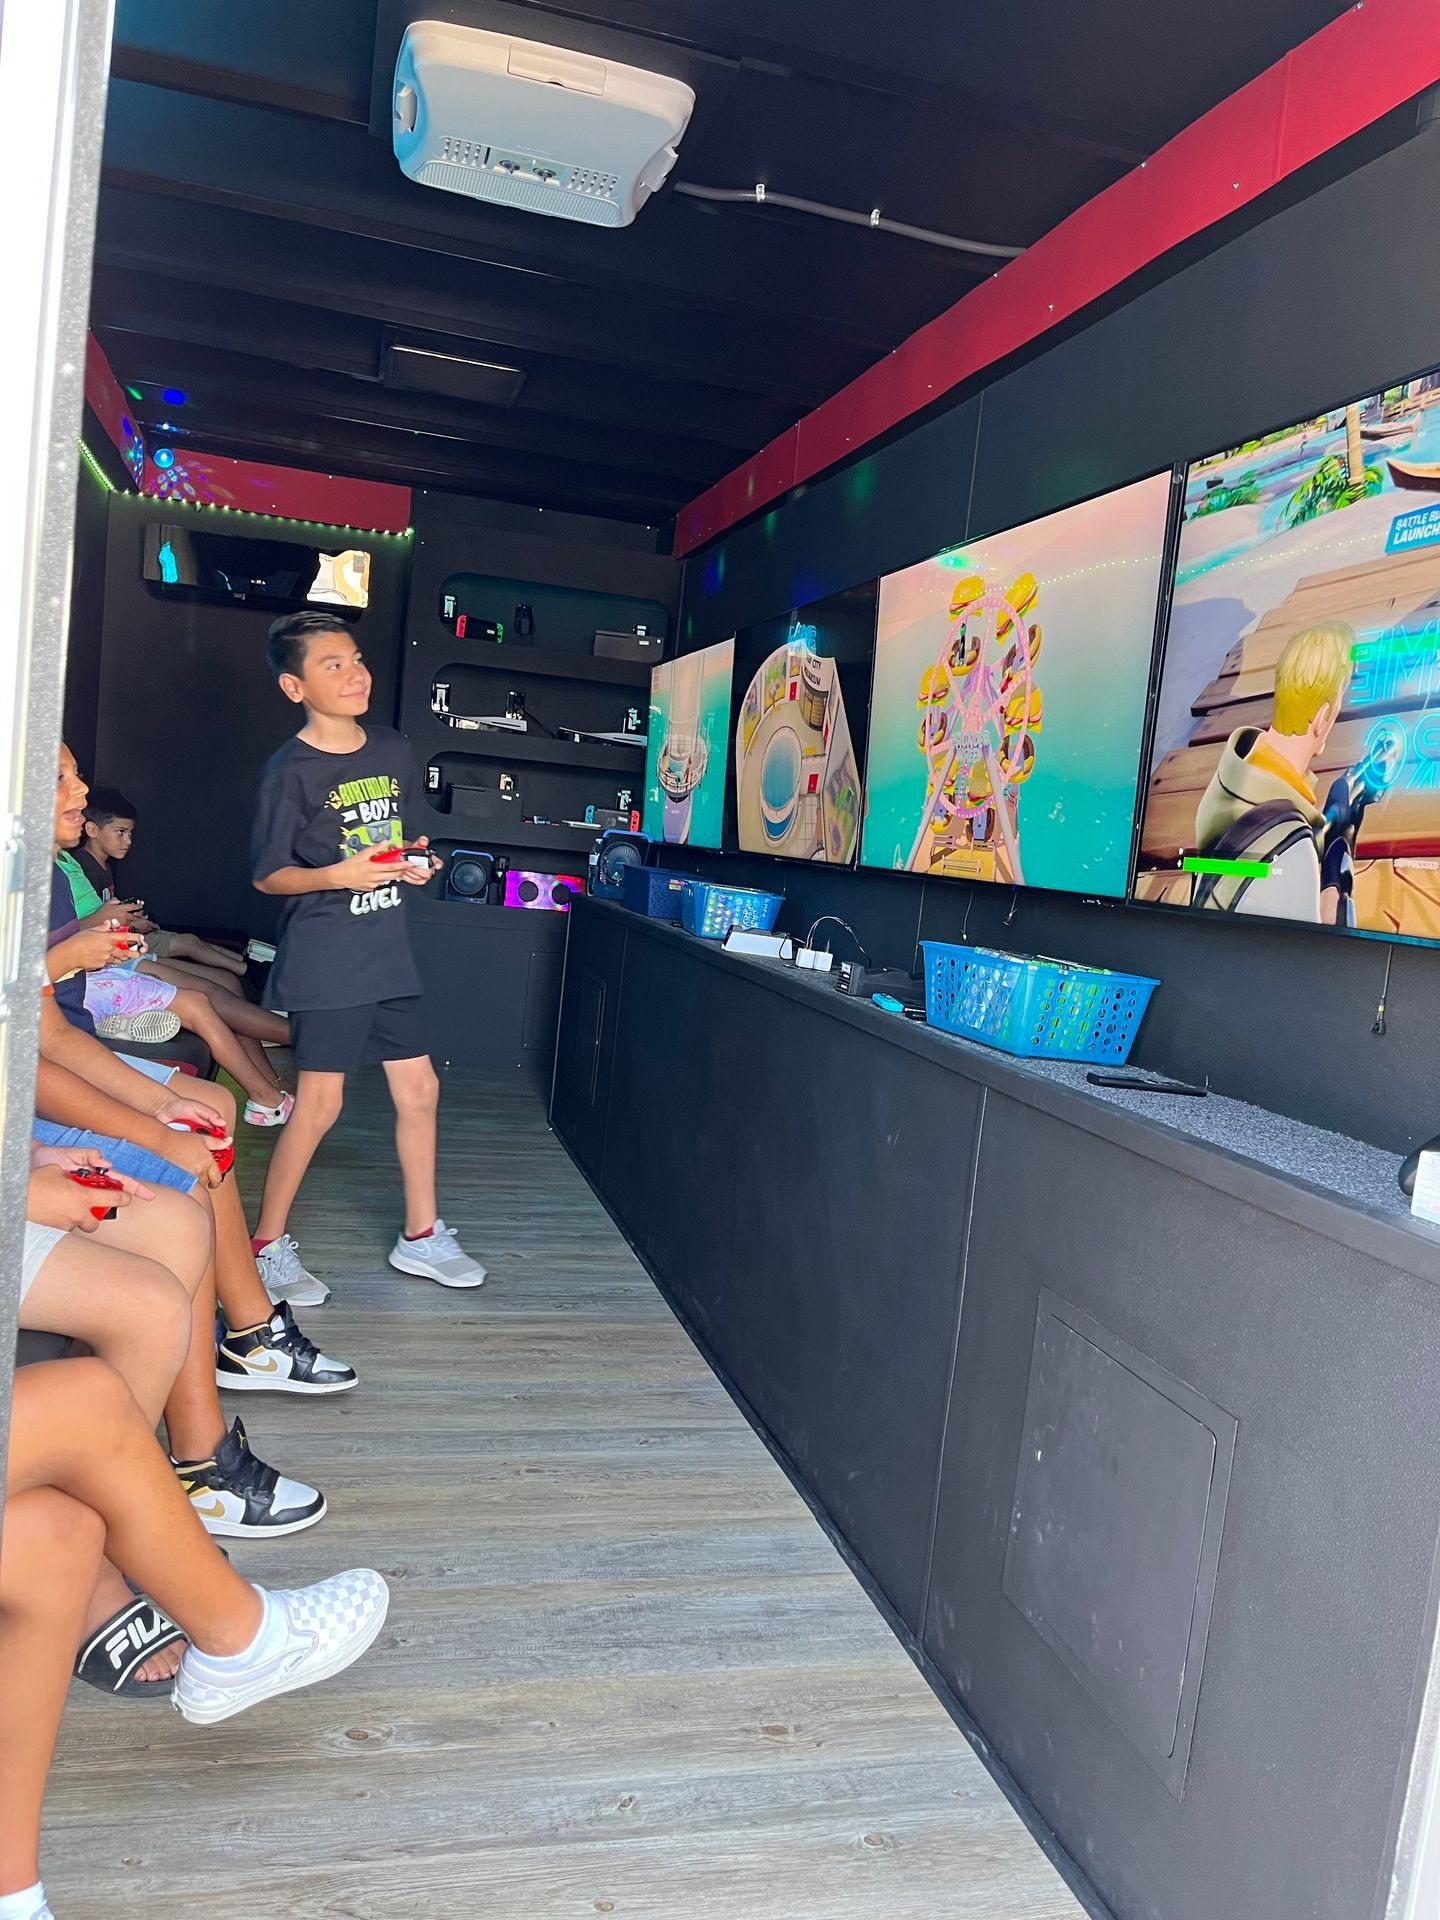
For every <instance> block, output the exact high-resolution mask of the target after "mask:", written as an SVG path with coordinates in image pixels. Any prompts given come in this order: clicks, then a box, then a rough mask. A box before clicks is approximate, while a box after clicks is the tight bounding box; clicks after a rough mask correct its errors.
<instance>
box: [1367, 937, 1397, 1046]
mask: <svg viewBox="0 0 1440 1920" xmlns="http://www.w3.org/2000/svg"><path fill="white" fill-rule="evenodd" d="M1394 964H1395V949H1394V947H1391V949H1390V950H1389V952H1388V953H1387V954H1386V955H1385V980H1384V983H1383V985H1382V986H1381V988H1380V1004H1379V1006H1378V1007H1376V1009H1375V1024H1374V1026H1373V1027H1371V1029H1370V1031H1371V1033H1376V1034H1380V1035H1381V1036H1382V1037H1383V1035H1384V1032H1385V1007H1386V1004H1387V1002H1388V1001H1389V999H1390V969H1391V967H1393V966H1394Z"/></svg>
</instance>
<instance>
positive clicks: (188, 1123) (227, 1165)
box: [171, 1120, 235, 1174]
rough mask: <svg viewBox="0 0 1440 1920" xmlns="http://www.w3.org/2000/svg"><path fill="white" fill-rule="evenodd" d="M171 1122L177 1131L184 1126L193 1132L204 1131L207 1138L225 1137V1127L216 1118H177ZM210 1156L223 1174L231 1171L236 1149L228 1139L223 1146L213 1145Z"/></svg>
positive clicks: (217, 1138)
mask: <svg viewBox="0 0 1440 1920" xmlns="http://www.w3.org/2000/svg"><path fill="white" fill-rule="evenodd" d="M171 1124H172V1126H173V1127H174V1128H175V1129H176V1131H178V1130H179V1129H180V1128H181V1127H184V1128H186V1129H187V1130H188V1131H189V1132H191V1133H203V1134H204V1135H205V1136H206V1138H207V1139H210V1140H224V1139H225V1129H224V1127H222V1126H221V1125H220V1124H219V1122H218V1121H215V1120H175V1121H173V1122H172V1123H171ZM210 1158H211V1159H212V1160H213V1161H214V1162H215V1164H216V1166H217V1167H218V1168H219V1169H220V1171H221V1173H222V1174H224V1173H229V1171H230V1169H231V1167H233V1166H234V1164H235V1149H234V1147H233V1146H232V1145H230V1144H229V1142H228V1141H227V1142H226V1144H225V1145H224V1146H223V1147H212V1148H211V1149H210Z"/></svg>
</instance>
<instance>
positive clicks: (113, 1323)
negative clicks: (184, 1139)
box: [20, 1187, 225, 1884]
mask: <svg viewBox="0 0 1440 1920" xmlns="http://www.w3.org/2000/svg"><path fill="white" fill-rule="evenodd" d="M210 1249H211V1224H210V1219H209V1215H208V1212H207V1211H206V1209H205V1208H204V1207H203V1206H201V1205H198V1204H197V1203H196V1202H195V1201H193V1200H187V1199H186V1198H185V1197H184V1195H183V1194H179V1193H175V1192H172V1191H171V1190H170V1189H169V1188H165V1187H157V1188H156V1189H155V1198H154V1199H153V1200H148V1201H141V1200H136V1201H132V1203H131V1204H130V1205H129V1206H128V1207H123V1208H121V1210H120V1212H119V1213H118V1214H117V1216H116V1218H115V1219H114V1220H107V1221H105V1222H103V1223H102V1224H101V1225H100V1226H99V1227H97V1228H96V1230H95V1233H94V1234H93V1235H88V1234H69V1235H67V1237H66V1238H65V1239H64V1240H62V1241H61V1242H60V1243H59V1245H58V1246H57V1247H56V1248H55V1249H54V1251H53V1252H52V1253H51V1255H50V1257H49V1259H48V1260H47V1261H46V1262H45V1264H44V1266H43V1267H42V1268H41V1269H40V1272H39V1274H38V1275H37V1277H36V1279H35V1282H34V1284H33V1285H32V1287H31V1289H30V1291H29V1293H28V1294H27V1295H26V1297H25V1299H24V1300H23V1301H22V1302H21V1307H20V1324H21V1325H22V1326H27V1327H35V1328H40V1329H42V1330H44V1331H46V1332H50V1333H65V1334H69V1335H70V1336H71V1337H72V1338H75V1339H80V1340H84V1341H85V1343H86V1344H87V1346H90V1347H93V1348H94V1350H95V1352H96V1353H97V1354H99V1355H101V1357H102V1358H104V1359H105V1360H107V1361H108V1362H109V1363H110V1364H111V1365H112V1366H113V1367H114V1368H115V1370H116V1371H117V1372H118V1373H119V1374H120V1375H121V1377H122V1378H123V1379H124V1380H125V1381H126V1383H127V1385H128V1386H129V1387H130V1390H131V1393H132V1394H133V1396H134V1398H135V1400H136V1402H137V1404H138V1405H139V1407H140V1409H141V1411H142V1412H143V1413H144V1415H145V1417H146V1418H147V1419H148V1420H149V1421H150V1425H151V1430H152V1431H153V1430H154V1427H155V1425H156V1424H157V1423H158V1421H159V1419H160V1413H161V1409H162V1407H165V1406H166V1405H167V1401H171V1402H173V1401H174V1400H175V1399H176V1397H177V1396H178V1395H180V1394H181V1393H182V1385H181V1383H182V1382H183V1381H184V1380H185V1379H186V1378H187V1377H188V1378H189V1379H190V1381H191V1383H192V1384H191V1388H190V1393H191V1396H192V1398H193V1395H194V1393H195V1390H196V1387H195V1383H196V1382H197V1380H198V1385H199V1391H200V1393H201V1396H202V1398H203V1397H204V1395H205V1393H206V1390H207V1389H208V1399H209V1413H208V1423H207V1426H208V1435H209V1437H208V1438H207V1440H206V1441H205V1443H204V1446H203V1447H201V1448H200V1449H199V1451H198V1452H196V1453H195V1454H193V1455H190V1456H188V1457H190V1458H193V1459H203V1458H204V1457H205V1454H206V1453H207V1452H209V1451H210V1450H211V1449H212V1448H213V1446H214V1444H215V1441H216V1439H217V1438H218V1437H219V1435H220V1434H221V1433H223V1432H224V1424H225V1423H224V1420H223V1417H222V1416H221V1413H220V1402H219V1399H218V1397H217V1394H216V1389H215V1369H214V1364H213V1360H212V1358H211V1354H212V1346H213V1338H214V1336H213V1330H212V1329H213V1323H214V1314H215V1297H214V1294H213V1292H211V1291H210V1289H209V1287H208V1285H205V1284H202V1282H203V1280H204V1277H205V1275H206V1272H207V1269H208V1266H209V1262H210ZM197 1338H198V1339H199V1342H200V1344H199V1347H198V1348H197V1346H196V1341H197ZM130 1599H131V1595H130V1592H129V1590H128V1588H127V1587H126V1585H125V1582H124V1580H123V1579H122V1578H121V1576H120V1574H119V1573H118V1571H117V1570H116V1569H115V1568H114V1567H113V1566H111V1565H110V1564H109V1563H108V1562H105V1563H103V1564H102V1568H101V1572H100V1576H99V1578H98V1579H97V1580H96V1582H95V1583H94V1590H93V1592H92V1593H91V1596H90V1601H89V1605H88V1607H87V1609H86V1612H85V1618H84V1620H83V1622H82V1632H81V1635H80V1637H82V1638H83V1637H84V1636H85V1635H88V1634H90V1633H93V1632H94V1630H95V1629H96V1627H98V1626H100V1625H101V1624H102V1623H103V1622H104V1621H106V1620H109V1619H111V1618H112V1617H113V1616H114V1615H115V1614H116V1613H118V1612H119V1611H120V1609H121V1608H122V1607H125V1606H128V1605H129V1603H130ZM182 1651H183V1649H182V1648H181V1647H179V1646H178V1645H177V1646H172V1647H167V1648H165V1649H164V1650H163V1651H162V1652H160V1653H157V1654H155V1655H154V1656H153V1657H152V1658H151V1659H149V1660H147V1661H146V1662H145V1664H144V1665H143V1666H142V1667H141V1668H140V1669H139V1670H138V1673H137V1675H136V1677H137V1678H138V1679H140V1680H167V1679H169V1678H170V1677H171V1676H172V1675H173V1674H174V1672H175V1669H176V1668H177V1667H178V1666H179V1664H180V1655H181V1653H182ZM27 1884H28V1883H27Z"/></svg>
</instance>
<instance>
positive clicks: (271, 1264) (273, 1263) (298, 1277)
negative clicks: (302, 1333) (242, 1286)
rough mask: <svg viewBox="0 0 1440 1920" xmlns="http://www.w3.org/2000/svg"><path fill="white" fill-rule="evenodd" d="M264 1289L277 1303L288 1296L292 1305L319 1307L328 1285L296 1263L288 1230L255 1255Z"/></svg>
mask: <svg viewBox="0 0 1440 1920" xmlns="http://www.w3.org/2000/svg"><path fill="white" fill-rule="evenodd" d="M255 1264H256V1266H257V1267H258V1268H259V1269H260V1278H261V1280H262V1282H263V1283H264V1287H265V1291H266V1293H268V1294H269V1296H270V1298H271V1300H272V1301H273V1302H274V1303H275V1305H276V1306H277V1307H278V1306H279V1304H280V1302H281V1301H282V1300H288V1301H289V1302H290V1304H291V1306H292V1307H323V1306H324V1304H325V1302H326V1301H327V1300H328V1299H329V1298H330V1289H329V1287H327V1286H326V1284H325V1282H324V1281H323V1280H320V1279H317V1278H316V1276H315V1275H314V1274H313V1273H311V1272H309V1270H308V1269H307V1268H305V1267H303V1266H301V1264H300V1249H299V1247H297V1246H296V1244H295V1242H294V1241H293V1240H292V1239H291V1238H290V1235H289V1234H288V1233H282V1234H281V1236H280V1238H279V1239H278V1240H272V1241H271V1242H270V1244H269V1246H268V1247H262V1248H261V1249H260V1251H259V1253H257V1254H256V1256H255Z"/></svg>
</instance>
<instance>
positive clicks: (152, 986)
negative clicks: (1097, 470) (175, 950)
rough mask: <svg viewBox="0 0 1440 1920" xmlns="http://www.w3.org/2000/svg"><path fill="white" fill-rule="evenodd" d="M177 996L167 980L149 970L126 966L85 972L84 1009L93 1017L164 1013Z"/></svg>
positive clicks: (106, 1017) (93, 1018) (96, 1018)
mask: <svg viewBox="0 0 1440 1920" xmlns="http://www.w3.org/2000/svg"><path fill="white" fill-rule="evenodd" d="M174 998H175V989H174V987H172V986H171V984H170V982H169V981H168V980H153V979H152V978H151V977H150V975H149V974H148V973H130V972H128V971H127V970H126V969H125V968H124V967H101V968H100V969H99V970H98V972H95V973H87V974H86V976H85V1011H86V1012H87V1013H88V1014H89V1015H90V1018H91V1019H92V1020H105V1019H109V1018H111V1017H112V1016H114V1015H115V1014H124V1015H131V1014H136V1013H163V1012H164V1011H165V1009H166V1007H168V1006H169V1004H170V1002H171V1001H172V1000H173V999H174Z"/></svg>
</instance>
